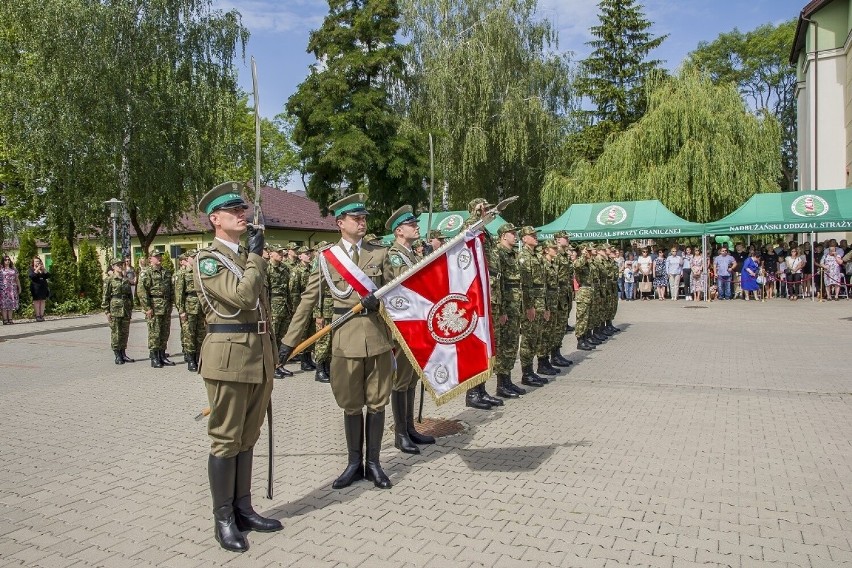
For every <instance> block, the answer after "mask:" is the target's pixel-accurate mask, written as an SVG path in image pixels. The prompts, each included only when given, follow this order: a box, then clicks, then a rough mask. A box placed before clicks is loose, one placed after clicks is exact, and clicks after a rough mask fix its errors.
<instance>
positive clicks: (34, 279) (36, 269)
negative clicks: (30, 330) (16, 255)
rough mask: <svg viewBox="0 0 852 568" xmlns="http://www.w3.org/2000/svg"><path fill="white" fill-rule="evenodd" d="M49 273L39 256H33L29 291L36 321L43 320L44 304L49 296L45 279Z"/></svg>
mask: <svg viewBox="0 0 852 568" xmlns="http://www.w3.org/2000/svg"><path fill="white" fill-rule="evenodd" d="M48 278H50V274H49V273H48V272H47V270H45V269H44V264H43V263H42V262H41V259H40V258H39V257H35V258H33V260H32V263H30V293H32V295H33V312H35V319H36V321H44V304H45V302H46V301H47V299H48V298H49V297H50V289H49V288H48V287H47V279H48Z"/></svg>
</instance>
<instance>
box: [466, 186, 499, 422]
mask: <svg viewBox="0 0 852 568" xmlns="http://www.w3.org/2000/svg"><path fill="white" fill-rule="evenodd" d="M488 207H489V204H488V200H486V199H484V198H482V197H477V198H476V199H472V200H471V201H470V203H468V204H467V211H468V213H470V216H469V217H468V218H467V219H466V220H465V222H464V223H463V225H462V230H464V229H466V228H468V227H470V226H471V225H473V224H474V223H476V222H477V221H479V220H480V219H481V218H482V216H483V215H484V214H485V212H486V211H487V210H488ZM482 234H483V235H484V237H485V242H484V248H485V256H486V258H488V259H489V261H490V260H491V259H492V253H493V250H494V245H495V243H494V239H493V238H492V237H491V234H490V233H489V232H488V231H486V230H485V228H484V227H483V231H482ZM489 277H490V278H491V280H492V285H491V291H492V293H493V292H494V291H495V288H494V281H499V278H500V273H499V270H496V269H495V268H491V267H489ZM498 290H499V289H498ZM496 300H497V302H498V304H499V298H497V299H496ZM494 302H495V298H494V297H492V298H491V308H492V310H493V309H494V308H495V307H499V306H497V305H495V303H494ZM492 316H493V317H495V318H496V317H497V315H496V314H494V313H493V314H492ZM491 326H492V327H491V328H492V329H494V322H493V321H492V322H491ZM465 405H466V406H468V407H470V408H478V409H479V410H491V408H492V407H494V406H503V401H502V400H500V399H499V398H497V397H494V396H491V395H490V394H488V391H486V390H485V383H482V384H479V385H477V386H475V387H473V388H471V389H469V390H468V391H467V392H466V393H465Z"/></svg>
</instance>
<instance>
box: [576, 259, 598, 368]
mask: <svg viewBox="0 0 852 568" xmlns="http://www.w3.org/2000/svg"><path fill="white" fill-rule="evenodd" d="M584 250H585V246H584V247H583V249H581V251H580V255H579V256H578V257H577V260H575V261H574V277H575V278H576V279H577V283H578V284H579V285H580V288H579V289H578V290H577V293H576V294H575V296H576V299H577V322H576V324H575V325H574V335H576V336H577V347H578V348H579V349H582V350H584V351H588V350H591V349H594V347H593V346H591V345H589V344H588V342H587V341H586V336H587V335H588V334H589V332H590V331H591V327H590V325H589V323H590V317H591V313H590V312H591V307H592V295H593V294H594V289H593V287H592V262H591V260H590V259H589V258H588V256H587V255H586V254H585V252H584Z"/></svg>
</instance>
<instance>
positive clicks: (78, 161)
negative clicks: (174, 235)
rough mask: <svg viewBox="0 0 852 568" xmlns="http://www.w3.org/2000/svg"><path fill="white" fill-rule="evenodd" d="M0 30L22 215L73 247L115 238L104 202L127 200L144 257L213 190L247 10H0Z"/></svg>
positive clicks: (6, 5)
mask: <svg viewBox="0 0 852 568" xmlns="http://www.w3.org/2000/svg"><path fill="white" fill-rule="evenodd" d="M0 22H2V24H0V26H2V28H0V131H2V132H4V133H5V136H6V137H7V143H8V148H9V151H10V153H11V155H12V157H13V163H14V164H16V165H17V166H18V171H19V174H20V177H21V179H22V180H23V184H22V186H23V189H22V191H21V192H20V200H21V208H22V209H26V210H28V211H31V212H37V213H38V216H43V215H46V217H47V223H48V225H49V226H51V227H52V228H54V229H57V230H60V231H61V232H62V233H63V234H64V235H66V240H67V239H69V238H73V236H74V235H75V234H76V232H77V231H76V230H75V227H84V228H86V230H88V229H89V227H100V228H101V229H102V230H103V231H104V232H106V231H107V230H108V225H109V216H108V212H107V211H106V208H105V207H104V206H103V204H102V203H103V202H104V201H106V200H108V199H109V198H111V197H118V198H119V199H121V200H122V201H124V202H125V204H126V208H127V211H128V213H129V216H130V219H131V222H132V223H133V225H134V228H135V229H136V230H137V231H138V232H139V234H140V236H141V240H142V245H143V248H147V246H148V245H149V244H150V241H151V240H152V239H153V237H154V235H156V232H157V229H159V228H160V227H161V226H173V225H174V224H175V223H176V221H177V220H178V219H179V218H180V215H181V213H182V212H183V211H184V210H186V209H187V207H188V206H189V205H190V203H191V202H193V201H195V200H196V198H197V197H198V196H199V195H200V194H201V193H202V192H203V191H206V190H207V189H208V188H209V187H210V186H211V185H212V183H213V178H212V176H213V174H214V169H213V168H212V167H211V165H214V164H215V160H216V157H217V155H218V152H219V146H220V143H221V141H222V137H223V133H224V131H225V126H226V124H227V123H228V122H229V120H230V115H231V113H232V112H233V109H234V107H235V100H236V73H235V70H234V68H233V58H234V55H235V50H236V47H237V45H244V43H245V41H246V39H247V35H248V32H247V31H246V29H245V28H244V27H243V26H242V25H241V24H240V21H239V15H238V14H237V13H236V12H233V11H231V12H227V13H223V12H221V11H217V10H213V9H212V1H211V0H156V1H155V0H114V1H111V2H90V1H86V0H42V1H39V2H35V1H32V0H24V1H15V2H0ZM116 194H117V195H116ZM30 218H35V217H30Z"/></svg>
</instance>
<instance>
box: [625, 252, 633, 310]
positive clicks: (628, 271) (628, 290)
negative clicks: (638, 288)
mask: <svg viewBox="0 0 852 568" xmlns="http://www.w3.org/2000/svg"><path fill="white" fill-rule="evenodd" d="M634 282H635V277H634V276H633V262H632V261H629V260H626V261H625V262H624V297H625V298H626V299H627V301H628V302H630V301H632V300H633V283H634Z"/></svg>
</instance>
